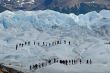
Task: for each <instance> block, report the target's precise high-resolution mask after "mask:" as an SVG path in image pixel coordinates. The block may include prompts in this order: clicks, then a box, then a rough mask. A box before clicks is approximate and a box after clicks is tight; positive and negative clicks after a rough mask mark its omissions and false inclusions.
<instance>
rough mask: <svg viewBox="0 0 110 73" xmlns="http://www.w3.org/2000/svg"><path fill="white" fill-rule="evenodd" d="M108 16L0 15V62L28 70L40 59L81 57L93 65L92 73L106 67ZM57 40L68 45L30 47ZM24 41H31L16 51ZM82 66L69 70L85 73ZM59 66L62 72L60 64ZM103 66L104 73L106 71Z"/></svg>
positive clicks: (109, 47)
mask: <svg viewBox="0 0 110 73" xmlns="http://www.w3.org/2000/svg"><path fill="white" fill-rule="evenodd" d="M109 13H110V11H109V10H102V11H101V12H99V13H97V12H95V11H93V12H90V13H87V14H85V15H83V14H81V15H79V16H77V15H75V14H72V13H71V14H63V13H59V12H55V11H51V10H44V11H15V12H11V11H5V12H3V13H0V42H1V43H0V63H4V64H5V65H12V66H13V67H14V68H17V69H20V70H22V69H23V71H24V70H25V71H29V65H32V64H36V63H39V62H41V61H45V60H44V59H48V58H50V57H58V58H60V59H74V58H75V59H77V58H81V59H83V61H85V60H86V59H90V58H91V59H92V60H93V63H94V65H92V66H91V67H92V68H91V70H90V71H93V70H94V67H95V68H97V69H99V70H100V69H102V68H103V66H105V65H106V66H107V67H109V66H110V57H109V56H110V45H109V44H105V43H108V42H109V37H110V29H109V28H110V24H109V23H110V15H109ZM57 40H62V41H63V40H67V41H71V45H70V46H69V45H68V44H66V45H65V44H60V45H56V46H51V47H40V46H37V45H36V46H34V45H33V41H36V42H41V43H42V41H45V42H53V41H57ZM24 41H31V45H30V46H25V47H23V48H18V50H17V51H16V49H15V47H16V44H17V43H21V42H24ZM54 66H55V67H54V70H58V69H61V68H60V67H59V65H57V64H55V65H54ZM57 66H58V68H57ZM83 66H85V68H88V66H87V65H81V67H79V65H75V66H73V67H72V68H74V67H75V68H82V69H80V70H77V69H76V70H75V71H78V72H81V71H83V70H84V71H85V69H84V68H83ZM99 66H100V67H99ZM61 67H63V70H64V69H65V67H64V66H63V65H61ZM70 67H71V66H70ZM107 67H105V69H104V71H106V70H107V71H109V69H106V68H107ZM49 68H50V67H47V68H46V69H49ZM66 69H67V71H66V72H67V73H68V71H70V73H71V70H72V69H71V70H70V69H69V68H66ZM49 70H50V69H49ZM61 70H62V69H61ZM41 71H42V70H41ZM44 71H45V70H44ZM58 71H59V70H58ZM72 71H73V70H72ZM101 71H102V70H101ZM101 71H99V72H101ZM29 72H30V71H29ZM56 72H57V71H56ZM66 72H65V73H66ZM30 73H32V72H30ZM40 73H42V72H40ZM62 73H63V72H62Z"/></svg>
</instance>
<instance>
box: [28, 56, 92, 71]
mask: <svg viewBox="0 0 110 73" xmlns="http://www.w3.org/2000/svg"><path fill="white" fill-rule="evenodd" d="M54 63H60V64H64V65H74V64H77V63H79V64H82V63H84V62H82V60H81V59H79V60H75V59H71V60H58V59H55V58H54V59H53V60H48V61H46V62H43V63H39V64H35V65H30V70H36V69H39V68H43V67H46V66H48V65H51V64H54ZM85 63H86V64H92V60H91V59H89V60H86V62H85Z"/></svg>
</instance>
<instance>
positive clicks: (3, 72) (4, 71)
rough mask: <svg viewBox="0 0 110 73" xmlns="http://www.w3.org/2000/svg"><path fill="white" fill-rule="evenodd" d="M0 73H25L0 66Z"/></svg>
mask: <svg viewBox="0 0 110 73" xmlns="http://www.w3.org/2000/svg"><path fill="white" fill-rule="evenodd" d="M0 73H23V72H21V71H18V70H16V69H13V68H9V67H6V66H4V65H1V64H0Z"/></svg>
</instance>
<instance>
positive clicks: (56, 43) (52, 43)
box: [16, 40, 71, 50]
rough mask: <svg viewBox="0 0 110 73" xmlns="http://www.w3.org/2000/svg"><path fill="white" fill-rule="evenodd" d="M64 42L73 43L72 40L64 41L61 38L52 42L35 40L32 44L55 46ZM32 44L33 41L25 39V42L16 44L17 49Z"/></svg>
mask: <svg viewBox="0 0 110 73" xmlns="http://www.w3.org/2000/svg"><path fill="white" fill-rule="evenodd" d="M62 43H64V44H67V43H68V44H69V45H70V44H71V42H70V41H68V42H67V41H66V40H63V42H62V41H61V40H58V41H54V42H51V43H47V42H42V43H40V42H35V41H34V42H33V43H32V44H33V45H38V46H41V47H43V46H49V47H50V46H55V45H58V44H62ZM26 45H27V46H30V45H31V42H30V41H25V42H24V43H19V44H16V50H17V49H18V48H19V47H24V46H26Z"/></svg>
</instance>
